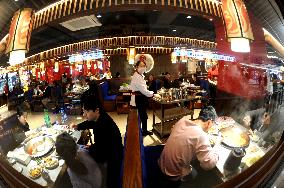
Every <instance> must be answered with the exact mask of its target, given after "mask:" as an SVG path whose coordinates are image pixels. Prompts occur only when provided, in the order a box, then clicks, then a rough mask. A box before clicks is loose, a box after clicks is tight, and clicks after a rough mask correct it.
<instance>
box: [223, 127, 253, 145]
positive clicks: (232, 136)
mask: <svg viewBox="0 0 284 188" xmlns="http://www.w3.org/2000/svg"><path fill="white" fill-rule="evenodd" d="M220 133H221V135H222V137H223V140H222V144H224V145H225V146H228V147H230V148H236V147H237V148H240V147H248V146H249V143H250V138H249V135H248V134H247V132H246V131H243V130H241V129H240V128H237V127H227V128H223V129H221V130H220Z"/></svg>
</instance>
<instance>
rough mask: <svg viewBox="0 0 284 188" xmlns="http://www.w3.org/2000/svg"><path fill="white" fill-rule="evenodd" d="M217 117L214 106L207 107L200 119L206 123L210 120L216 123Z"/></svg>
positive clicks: (201, 113) (201, 112)
mask: <svg viewBox="0 0 284 188" xmlns="http://www.w3.org/2000/svg"><path fill="white" fill-rule="evenodd" d="M217 117H218V116H217V113H216V111H215V108H214V107H213V106H206V107H204V108H203V109H201V111H200V113H199V116H198V119H201V120H202V121H203V122H206V121H208V120H212V121H215V119H216V118H217Z"/></svg>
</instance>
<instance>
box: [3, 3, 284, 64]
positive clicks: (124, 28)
mask: <svg viewBox="0 0 284 188" xmlns="http://www.w3.org/2000/svg"><path fill="white" fill-rule="evenodd" d="M56 1H58V0H18V1H15V0H0V12H1V13H0V29H1V30H0V39H2V38H3V37H4V36H5V35H6V34H7V33H8V30H9V25H10V20H11V18H12V16H13V13H14V12H15V11H16V10H17V9H19V8H22V7H31V8H34V9H35V10H39V9H41V8H43V7H45V6H47V5H49V4H51V3H53V2H56ZM282 1H283V0H245V3H246V4H247V7H248V9H249V10H251V11H252V12H253V13H254V15H255V16H256V17H257V18H258V19H259V20H260V22H261V23H262V24H263V26H264V27H265V28H266V29H267V30H268V31H270V32H271V33H272V34H273V35H274V36H275V37H276V38H277V39H278V40H279V41H280V42H282V44H283V45H284V19H283V15H284V12H283V9H284V6H283V4H284V3H283V2H282ZM279 7H280V8H279ZM187 16H188V15H185V14H179V13H175V12H174V11H171V12H159V11H150V12H149V11H127V12H112V13H105V14H102V17H101V18H99V21H100V22H101V23H102V26H101V27H94V28H89V29H84V30H80V31H76V32H71V31H69V30H68V29H66V28H64V27H62V26H61V25H59V24H52V25H51V24H50V25H47V27H45V28H44V29H42V30H36V31H34V32H33V34H32V37H31V49H30V52H29V54H34V53H36V52H40V51H43V50H45V49H50V48H52V47H56V46H61V45H64V44H69V43H73V42H78V41H83V40H88V39H94V38H98V37H108V36H114V35H115V36H123V35H135V34H141V33H142V34H143V33H145V34H154V35H166V36H181V37H191V38H197V39H204V40H210V41H214V40H215V31H214V25H213V23H212V22H211V21H209V20H207V19H204V18H201V17H196V16H192V18H191V19H187ZM173 30H176V31H173ZM269 49H270V48H269ZM29 54H28V55H29ZM3 58H4V61H5V59H7V57H5V56H4V57H3V56H2V57H1V59H0V62H2V61H3Z"/></svg>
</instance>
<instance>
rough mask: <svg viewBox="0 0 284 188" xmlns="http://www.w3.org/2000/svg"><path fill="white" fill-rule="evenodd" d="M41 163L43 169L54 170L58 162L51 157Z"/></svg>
mask: <svg viewBox="0 0 284 188" xmlns="http://www.w3.org/2000/svg"><path fill="white" fill-rule="evenodd" d="M43 163H44V166H45V168H47V169H54V168H56V167H57V166H58V165H59V163H58V160H57V159H56V158H55V157H51V156H50V157H46V158H44V159H43Z"/></svg>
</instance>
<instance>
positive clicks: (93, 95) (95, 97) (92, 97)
mask: <svg viewBox="0 0 284 188" xmlns="http://www.w3.org/2000/svg"><path fill="white" fill-rule="evenodd" d="M97 89H98V88H96V87H95V86H93V87H91V86H90V89H89V90H87V91H85V92H84V93H83V94H82V96H81V104H82V107H84V109H85V110H93V111H95V110H96V109H97V108H99V111H100V113H101V112H103V111H104V110H103V108H102V102H101V99H100V96H99V93H98V92H99V91H98V90H97Z"/></svg>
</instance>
